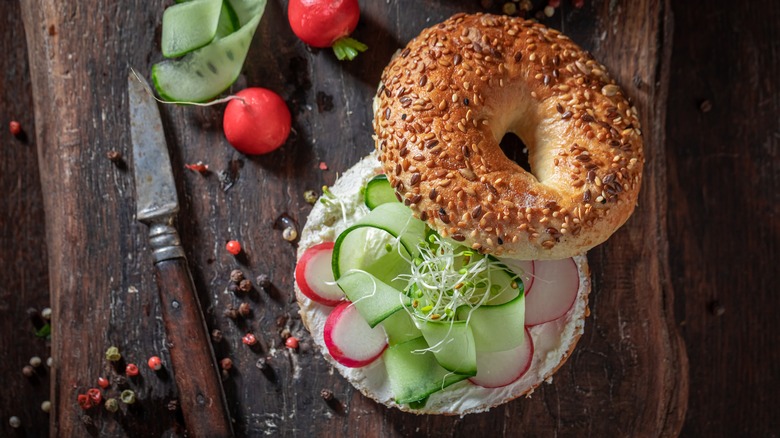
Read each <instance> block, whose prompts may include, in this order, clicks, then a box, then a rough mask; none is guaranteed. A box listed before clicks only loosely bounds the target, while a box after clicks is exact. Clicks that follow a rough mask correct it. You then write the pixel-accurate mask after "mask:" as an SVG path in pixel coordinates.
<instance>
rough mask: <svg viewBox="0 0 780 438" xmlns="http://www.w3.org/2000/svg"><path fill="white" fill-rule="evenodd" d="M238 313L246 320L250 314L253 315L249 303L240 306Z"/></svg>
mask: <svg viewBox="0 0 780 438" xmlns="http://www.w3.org/2000/svg"><path fill="white" fill-rule="evenodd" d="M238 313H239V314H240V315H241V316H243V317H244V318H246V317H247V316H249V314H250V313H252V308H251V307H250V306H249V303H247V302H243V303H241V304H240V305H239V306H238Z"/></svg>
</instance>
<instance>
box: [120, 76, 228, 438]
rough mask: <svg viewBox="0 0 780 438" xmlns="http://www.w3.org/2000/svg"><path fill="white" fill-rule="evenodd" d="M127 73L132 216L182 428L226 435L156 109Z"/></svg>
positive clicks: (200, 434)
mask: <svg viewBox="0 0 780 438" xmlns="http://www.w3.org/2000/svg"><path fill="white" fill-rule="evenodd" d="M142 81H143V79H141V78H140V76H136V75H135V74H134V72H133V71H132V70H131V72H130V74H129V75H128V84H127V86H128V100H129V103H130V134H131V137H132V146H133V173H134V175H135V199H136V216H137V219H138V220H139V221H140V222H143V223H144V224H146V225H148V226H149V244H150V246H151V247H152V258H153V260H154V266H155V279H156V280H157V286H158V289H159V293H160V306H161V308H162V316H163V321H164V324H165V331H166V335H167V339H168V346H169V350H170V355H171V361H172V365H173V375H174V378H175V381H176V386H177V387H178V389H179V405H180V406H181V410H182V414H183V416H184V423H185V427H186V428H187V430H188V432H189V436H193V437H208V438H211V437H230V436H233V427H232V422H231V420H230V413H229V411H228V407H227V400H226V398H225V393H224V391H223V389H222V384H221V381H220V375H219V369H218V368H217V362H216V360H215V358H214V349H213V348H212V346H211V340H210V337H209V335H208V329H207V327H206V321H205V320H204V319H203V312H202V311H201V307H200V302H199V301H198V296H197V294H196V292H195V285H194V283H193V281H192V275H191V274H190V271H189V267H188V266H187V259H186V258H185V255H184V249H183V248H182V247H181V241H180V239H179V233H178V232H177V231H176V228H175V226H174V221H175V219H176V214H177V213H178V211H179V201H178V197H177V196H176V185H175V184H174V182H173V172H172V169H171V162H170V157H169V156H168V148H167V146H166V143H165V134H164V132H163V127H162V121H161V120H160V110H159V108H158V107H157V102H155V100H154V98H153V97H152V95H151V92H150V91H147V90H149V88H148V87H149V86H148V84H146V82H142Z"/></svg>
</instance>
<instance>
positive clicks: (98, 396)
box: [87, 388, 103, 405]
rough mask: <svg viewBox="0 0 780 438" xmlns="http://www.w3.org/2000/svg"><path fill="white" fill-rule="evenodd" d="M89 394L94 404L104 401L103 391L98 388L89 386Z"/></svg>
mask: <svg viewBox="0 0 780 438" xmlns="http://www.w3.org/2000/svg"><path fill="white" fill-rule="evenodd" d="M87 396H88V397H89V399H90V400H92V404H94V405H99V404H100V402H101V401H103V393H101V392H100V390H99V389H97V388H89V389H88V390H87Z"/></svg>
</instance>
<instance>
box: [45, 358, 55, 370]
mask: <svg viewBox="0 0 780 438" xmlns="http://www.w3.org/2000/svg"><path fill="white" fill-rule="evenodd" d="M52 365H54V359H53V358H51V357H50V358H48V359H46V366H48V367H49V368H51V367H52Z"/></svg>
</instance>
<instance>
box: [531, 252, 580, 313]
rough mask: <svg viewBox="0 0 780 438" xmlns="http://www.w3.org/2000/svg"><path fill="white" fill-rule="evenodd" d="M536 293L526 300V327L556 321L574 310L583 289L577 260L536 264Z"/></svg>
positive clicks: (544, 261) (543, 261) (540, 261)
mask: <svg viewBox="0 0 780 438" xmlns="http://www.w3.org/2000/svg"><path fill="white" fill-rule="evenodd" d="M534 277H536V278H535V280H534V283H533V285H534V293H532V294H530V295H527V296H526V299H525V325H527V326H531V325H537V324H542V323H545V322H548V321H553V320H556V319H558V318H560V317H561V316H563V315H565V314H566V312H568V311H569V309H571V306H572V305H573V304H574V300H575V299H576V298H577V291H579V289H580V275H579V271H578V270H577V264H576V263H574V259H571V258H568V259H563V260H537V261H535V262H534Z"/></svg>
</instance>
